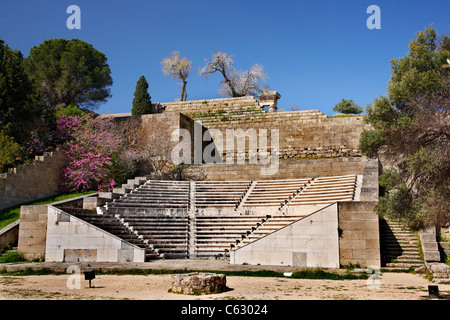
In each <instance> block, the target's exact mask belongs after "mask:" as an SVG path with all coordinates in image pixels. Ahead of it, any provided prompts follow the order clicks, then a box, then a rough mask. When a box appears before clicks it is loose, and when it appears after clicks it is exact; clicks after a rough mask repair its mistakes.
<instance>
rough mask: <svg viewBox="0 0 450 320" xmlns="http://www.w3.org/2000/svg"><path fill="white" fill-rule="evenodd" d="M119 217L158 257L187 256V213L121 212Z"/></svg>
mask: <svg viewBox="0 0 450 320" xmlns="http://www.w3.org/2000/svg"><path fill="white" fill-rule="evenodd" d="M120 219H121V220H122V221H123V222H124V224H126V225H127V226H129V227H130V228H131V229H132V230H134V231H135V232H136V233H137V234H138V235H139V236H140V237H141V238H142V239H143V240H144V241H145V242H146V243H147V244H148V245H150V246H151V247H152V248H153V249H154V250H155V252H156V253H157V254H158V257H160V258H187V256H188V238H189V221H188V216H187V215H181V216H177V215H174V216H169V215H140V214H122V215H120Z"/></svg>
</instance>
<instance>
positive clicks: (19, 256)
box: [0, 251, 26, 263]
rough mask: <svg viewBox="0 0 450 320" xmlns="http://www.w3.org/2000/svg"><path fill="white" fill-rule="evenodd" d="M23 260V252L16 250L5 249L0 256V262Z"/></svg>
mask: <svg viewBox="0 0 450 320" xmlns="http://www.w3.org/2000/svg"><path fill="white" fill-rule="evenodd" d="M24 261H26V259H25V258H24V256H23V253H21V252H17V251H7V252H6V253H5V254H3V255H1V256H0V263H17V262H24Z"/></svg>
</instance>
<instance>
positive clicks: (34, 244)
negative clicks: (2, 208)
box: [17, 205, 47, 260]
mask: <svg viewBox="0 0 450 320" xmlns="http://www.w3.org/2000/svg"><path fill="white" fill-rule="evenodd" d="M46 241H47V206H46V205H42V206H22V207H20V225H19V242H18V247H17V250H18V251H19V252H22V253H23V254H24V257H25V259H27V260H33V259H41V258H43V257H44V256H45V246H46Z"/></svg>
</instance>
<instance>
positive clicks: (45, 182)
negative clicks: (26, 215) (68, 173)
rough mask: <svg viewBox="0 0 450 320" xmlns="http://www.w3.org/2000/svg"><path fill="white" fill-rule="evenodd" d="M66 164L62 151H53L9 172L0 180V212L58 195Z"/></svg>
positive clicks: (66, 160)
mask: <svg viewBox="0 0 450 320" xmlns="http://www.w3.org/2000/svg"><path fill="white" fill-rule="evenodd" d="M67 162H68V159H67V157H66V155H65V154H64V152H63V151H53V152H50V153H47V154H46V155H44V156H40V157H36V160H35V161H34V164H32V165H24V166H22V167H20V168H15V169H13V170H11V171H12V172H11V173H8V174H6V178H0V210H2V209H5V208H9V207H13V206H16V205H18V204H22V203H26V202H30V201H34V200H37V199H41V198H46V197H51V196H54V195H56V194H58V193H59V187H60V179H61V176H62V170H63V168H64V166H66V164H67Z"/></svg>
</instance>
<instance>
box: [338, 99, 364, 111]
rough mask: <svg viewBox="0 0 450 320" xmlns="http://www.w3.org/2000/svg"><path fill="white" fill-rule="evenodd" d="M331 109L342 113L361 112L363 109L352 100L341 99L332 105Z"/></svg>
mask: <svg viewBox="0 0 450 320" xmlns="http://www.w3.org/2000/svg"><path fill="white" fill-rule="evenodd" d="M333 111H336V112H339V113H344V114H361V113H362V112H363V109H362V108H361V107H360V106H359V105H358V104H357V103H355V102H353V100H345V99H342V100H341V102H339V103H338V104H337V105H335V106H334V107H333Z"/></svg>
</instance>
